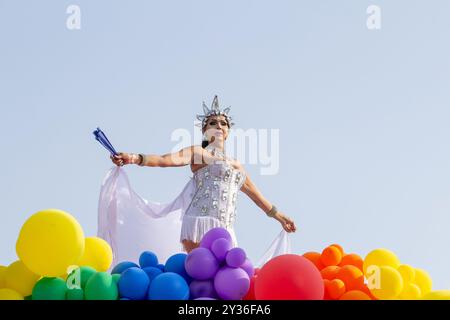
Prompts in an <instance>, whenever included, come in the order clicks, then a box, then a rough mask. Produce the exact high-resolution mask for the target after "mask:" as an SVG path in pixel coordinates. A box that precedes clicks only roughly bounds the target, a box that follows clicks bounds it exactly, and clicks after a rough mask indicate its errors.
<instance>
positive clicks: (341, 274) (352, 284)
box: [336, 265, 364, 291]
mask: <svg viewBox="0 0 450 320" xmlns="http://www.w3.org/2000/svg"><path fill="white" fill-rule="evenodd" d="M336 279H339V280H342V281H343V282H344V283H345V289H346V290H347V291H351V290H357V289H358V288H360V287H362V286H363V285H364V275H363V273H362V271H361V270H359V269H358V268H357V267H355V266H352V265H348V266H343V267H341V268H340V269H339V271H338V272H337V273H336Z"/></svg>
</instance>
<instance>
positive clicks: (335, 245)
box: [330, 243, 345, 257]
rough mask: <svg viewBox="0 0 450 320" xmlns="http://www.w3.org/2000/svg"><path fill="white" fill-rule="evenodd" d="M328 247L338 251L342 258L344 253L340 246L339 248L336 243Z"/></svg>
mask: <svg viewBox="0 0 450 320" xmlns="http://www.w3.org/2000/svg"><path fill="white" fill-rule="evenodd" d="M330 247H336V248H337V249H338V250H339V252H340V253H341V256H342V257H343V256H344V254H345V253H344V248H342V246H340V245H338V244H336V243H333V244H332V245H331V246H330Z"/></svg>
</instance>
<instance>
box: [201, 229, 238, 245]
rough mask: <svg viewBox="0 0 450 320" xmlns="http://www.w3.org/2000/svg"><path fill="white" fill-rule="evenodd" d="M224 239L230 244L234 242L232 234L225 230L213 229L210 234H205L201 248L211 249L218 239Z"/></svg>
mask: <svg viewBox="0 0 450 320" xmlns="http://www.w3.org/2000/svg"><path fill="white" fill-rule="evenodd" d="M220 238H224V239H227V240H228V241H230V242H233V240H232V239H231V235H230V233H229V232H228V231H227V229H225V228H212V229H211V230H209V231H208V232H206V233H205V235H204V236H203V238H202V240H200V247H201V248H207V249H211V246H212V244H213V242H214V241H215V240H217V239H220Z"/></svg>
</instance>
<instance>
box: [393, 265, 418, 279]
mask: <svg viewBox="0 0 450 320" xmlns="http://www.w3.org/2000/svg"><path fill="white" fill-rule="evenodd" d="M397 271H398V272H400V274H401V275H402V278H403V281H404V282H405V283H407V282H414V278H415V276H416V271H415V270H414V268H413V267H411V266H410V265H407V264H402V265H400V267H398V268H397Z"/></svg>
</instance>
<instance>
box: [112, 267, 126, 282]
mask: <svg viewBox="0 0 450 320" xmlns="http://www.w3.org/2000/svg"><path fill="white" fill-rule="evenodd" d="M127 270H128V269H127ZM121 276H122V275H121V274H119V273H114V274H112V275H111V277H112V278H113V280H114V282H115V283H116V284H117V285H118V284H119V280H120V277H121Z"/></svg>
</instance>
